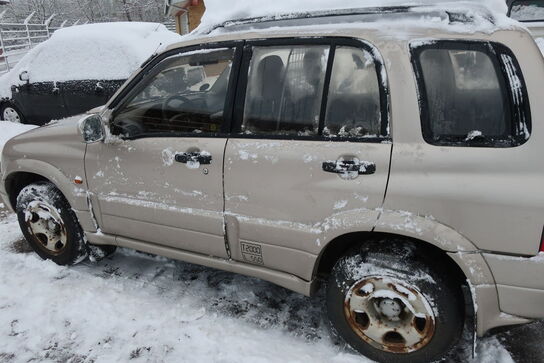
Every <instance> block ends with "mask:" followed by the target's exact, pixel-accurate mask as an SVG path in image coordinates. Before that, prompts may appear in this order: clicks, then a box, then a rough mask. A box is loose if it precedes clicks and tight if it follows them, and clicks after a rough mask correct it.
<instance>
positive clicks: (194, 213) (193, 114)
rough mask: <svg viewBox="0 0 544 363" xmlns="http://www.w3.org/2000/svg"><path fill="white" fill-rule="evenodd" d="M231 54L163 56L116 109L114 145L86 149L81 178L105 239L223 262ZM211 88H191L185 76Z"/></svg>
mask: <svg viewBox="0 0 544 363" xmlns="http://www.w3.org/2000/svg"><path fill="white" fill-rule="evenodd" d="M235 53H236V48H222V49H217V50H213V49H211V50H207V51H206V52H186V53H180V54H175V55H172V56H169V57H167V58H165V59H164V60H163V61H161V62H160V63H158V64H157V65H156V66H154V67H153V68H152V69H150V70H146V72H149V75H148V76H146V78H145V79H144V80H142V81H141V82H140V85H139V86H136V87H135V89H134V90H132V91H131V92H130V93H129V94H128V96H127V97H126V99H125V100H124V101H122V102H121V103H120V105H119V106H118V107H117V108H116V109H115V110H114V111H113V120H112V122H111V132H112V134H113V136H114V137H113V138H112V139H114V140H113V141H112V140H110V141H107V142H105V143H99V144H93V145H89V147H88V149H87V155H86V160H85V164H86V173H87V179H88V183H89V185H90V190H91V192H92V194H93V196H94V199H95V200H98V208H97V209H99V212H97V214H99V217H100V218H99V221H98V222H99V225H100V228H101V230H102V231H103V232H104V233H108V234H113V235H117V236H120V237H125V238H130V239H133V240H140V241H145V242H150V243H154V244H157V245H162V246H168V247H173V248H176V249H182V250H186V251H191V252H196V253H202V254H206V255H213V256H218V257H227V253H226V248H225V242H224V220H223V154H224V149H225V145H226V142H227V138H226V135H227V132H226V130H228V125H229V122H230V120H229V112H228V110H230V109H231V107H230V106H229V101H228V100H229V99H230V97H229V95H230V91H229V90H230V88H231V87H230V82H231V81H233V79H234V78H235V77H234V75H231V70H232V69H235V67H233V63H234V59H235ZM191 67H203V68H204V71H205V72H206V75H207V80H208V82H209V84H208V86H207V87H202V90H199V91H193V90H191V88H190V87H191V84H190V83H188V82H187V78H186V72H187V70H188V69H191Z"/></svg>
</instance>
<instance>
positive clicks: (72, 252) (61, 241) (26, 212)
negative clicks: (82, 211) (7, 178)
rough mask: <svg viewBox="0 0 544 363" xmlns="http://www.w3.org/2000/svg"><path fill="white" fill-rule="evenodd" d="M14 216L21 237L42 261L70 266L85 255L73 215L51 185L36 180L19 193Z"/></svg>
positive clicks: (87, 252)
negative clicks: (17, 221) (17, 222)
mask: <svg viewBox="0 0 544 363" xmlns="http://www.w3.org/2000/svg"><path fill="white" fill-rule="evenodd" d="M16 212H17V218H18V220H19V225H20V227H21V231H22V232H23V235H24V237H25V238H26V240H27V241H28V243H29V244H30V246H32V248H33V249H34V251H35V252H36V253H37V254H38V255H39V256H40V257H41V258H43V259H44V260H52V261H53V262H55V263H56V264H58V265H74V264H77V263H79V262H81V261H83V260H84V259H85V258H87V256H88V254H89V250H88V247H87V243H86V242H85V237H84V234H83V229H82V228H81V226H80V224H79V222H78V220H77V217H76V215H75V213H74V211H73V210H72V208H71V207H70V205H69V204H68V201H67V200H66V198H65V197H64V196H63V195H62V193H61V192H60V190H58V189H57V188H56V187H55V186H54V185H53V184H51V183H48V182H39V183H35V184H31V185H28V186H27V187H25V188H24V189H23V190H21V192H20V193H19V196H18V197H17V206H16Z"/></svg>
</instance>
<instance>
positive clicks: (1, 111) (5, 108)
mask: <svg viewBox="0 0 544 363" xmlns="http://www.w3.org/2000/svg"><path fill="white" fill-rule="evenodd" d="M0 115H1V116H2V120H3V121H9V122H14V123H24V122H25V119H24V117H23V114H22V113H21V111H19V109H18V108H17V107H16V106H15V105H12V104H11V103H6V104H4V105H2V107H1V108H0Z"/></svg>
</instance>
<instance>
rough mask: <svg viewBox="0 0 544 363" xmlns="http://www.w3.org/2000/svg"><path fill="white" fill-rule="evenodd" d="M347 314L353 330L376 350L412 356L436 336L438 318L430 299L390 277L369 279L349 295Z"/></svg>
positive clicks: (345, 306) (359, 283) (345, 305)
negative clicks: (411, 354) (411, 353)
mask: <svg viewBox="0 0 544 363" xmlns="http://www.w3.org/2000/svg"><path fill="white" fill-rule="evenodd" d="M344 314H345V317H346V320H347V322H348V324H349V326H350V327H351V329H352V330H353V331H354V332H355V333H356V334H357V335H358V336H359V337H360V338H362V339H363V340H364V341H365V342H367V343H368V344H370V345H372V346H373V347H374V348H377V349H380V350H382V351H386V352H391V353H410V352H414V351H417V350H419V349H421V348H423V347H424V346H426V345H427V344H428V343H429V342H430V341H431V339H432V338H433V336H434V332H435V315H434V312H433V309H432V307H431V304H430V303H429V301H428V300H427V298H426V297H425V296H424V295H423V294H422V293H421V292H420V291H419V290H418V289H417V288H416V287H415V286H411V285H410V284H408V283H406V282H404V281H400V280H397V279H395V278H390V277H367V278H365V279H363V280H360V281H358V282H356V283H355V284H354V285H353V286H352V287H351V288H350V289H349V291H348V293H347V294H346V298H345V301H344Z"/></svg>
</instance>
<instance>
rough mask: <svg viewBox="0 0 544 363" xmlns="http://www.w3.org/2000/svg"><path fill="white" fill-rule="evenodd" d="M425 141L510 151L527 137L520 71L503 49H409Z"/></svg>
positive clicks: (453, 45)
mask: <svg viewBox="0 0 544 363" xmlns="http://www.w3.org/2000/svg"><path fill="white" fill-rule="evenodd" d="M412 59H413V63H414V67H415V70H416V75H417V78H418V86H419V94H420V106H421V118H422V120H421V121H422V130H423V136H424V138H425V141H427V142H428V143H430V144H433V145H443V146H484V147H485V146H487V147H512V146H517V145H521V144H523V143H524V142H525V141H526V140H527V139H528V138H529V135H530V131H531V124H530V111H529V107H528V99H527V93H526V91H525V84H524V82H523V77H522V75H521V72H520V70H519V65H518V64H517V62H516V61H515V58H514V57H513V55H512V54H511V53H510V52H509V51H508V50H507V49H505V48H504V47H502V46H496V47H495V46H493V45H492V44H489V43H459V42H450V41H444V42H437V43H433V44H427V45H424V46H420V47H417V48H413V58H412Z"/></svg>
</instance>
